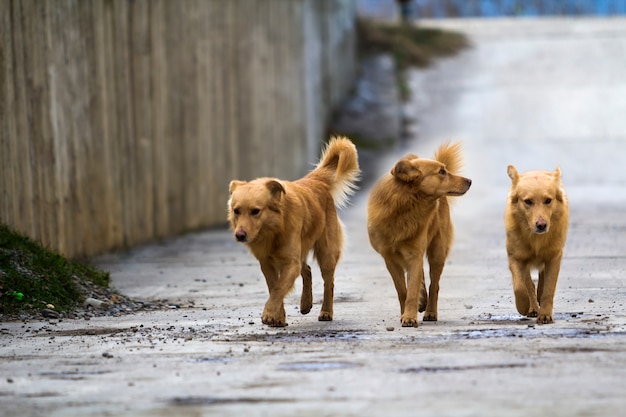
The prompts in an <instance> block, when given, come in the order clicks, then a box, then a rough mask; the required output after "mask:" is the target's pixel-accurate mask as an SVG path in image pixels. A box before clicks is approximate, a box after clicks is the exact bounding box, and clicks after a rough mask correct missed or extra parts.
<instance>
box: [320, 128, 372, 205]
mask: <svg viewBox="0 0 626 417" xmlns="http://www.w3.org/2000/svg"><path fill="white" fill-rule="evenodd" d="M360 174H361V170H360V169H359V159H358V156H357V152H356V146H354V144H353V143H352V142H351V141H350V139H348V138H345V137H332V138H331V139H330V142H328V144H327V145H326V147H325V148H324V150H323V152H322V156H321V158H320V162H319V163H318V164H317V167H316V168H315V169H314V170H313V171H311V173H310V174H309V175H311V176H315V177H317V178H320V179H321V180H322V181H325V182H326V183H328V184H329V185H330V193H331V194H332V196H333V200H335V206H337V207H339V208H343V207H345V206H346V205H347V204H348V197H350V195H352V194H353V193H354V192H355V191H356V189H357V186H356V182H357V181H358V179H359V175H360Z"/></svg>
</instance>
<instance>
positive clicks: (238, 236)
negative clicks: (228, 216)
mask: <svg viewBox="0 0 626 417" xmlns="http://www.w3.org/2000/svg"><path fill="white" fill-rule="evenodd" d="M247 238H248V234H247V233H246V232H245V231H243V230H240V231H238V232H236V233H235V239H237V242H245V241H246V239H247Z"/></svg>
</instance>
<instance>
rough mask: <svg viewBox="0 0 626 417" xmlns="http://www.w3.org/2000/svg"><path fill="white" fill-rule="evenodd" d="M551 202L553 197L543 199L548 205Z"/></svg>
mask: <svg viewBox="0 0 626 417" xmlns="http://www.w3.org/2000/svg"><path fill="white" fill-rule="evenodd" d="M551 202H552V199H551V198H546V199H545V200H544V201H543V203H544V204H545V205H546V206H547V205H550V203H551Z"/></svg>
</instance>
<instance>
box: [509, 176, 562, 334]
mask: <svg viewBox="0 0 626 417" xmlns="http://www.w3.org/2000/svg"><path fill="white" fill-rule="evenodd" d="M507 173H508V174H509V177H510V178H511V181H512V183H511V188H510V189H509V194H508V199H507V205H506V209H505V213H504V224H505V227H506V251H507V255H508V258H509V268H510V270H511V275H512V277H513V291H514V293H515V305H516V307H517V311H519V313H520V314H523V315H525V316H528V317H537V322H538V323H541V324H546V323H552V322H553V321H554V318H553V316H552V310H553V306H554V293H555V291H556V283H557V280H558V277H559V271H560V269H561V257H562V256H563V246H564V245H565V239H566V237H567V226H568V220H569V208H568V203H567V196H566V195H565V190H564V189H563V185H562V184H561V170H560V169H559V168H557V169H556V170H555V171H554V172H548V171H530V172H526V173H524V174H519V173H518V172H517V169H515V167H514V166H513V165H509V167H508V169H507ZM532 268H536V269H538V270H539V279H538V281H537V289H536V291H535V284H534V283H533V280H532V278H531V276H530V271H531V269H532Z"/></svg>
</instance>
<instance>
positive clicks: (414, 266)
mask: <svg viewBox="0 0 626 417" xmlns="http://www.w3.org/2000/svg"><path fill="white" fill-rule="evenodd" d="M423 274H424V257H423V256H417V257H415V258H414V259H413V260H412V261H411V262H410V263H409V270H408V274H407V275H408V281H409V282H408V287H407V295H406V301H405V302H404V313H403V314H402V327H417V307H418V303H419V297H420V294H421V292H422V285H424V279H423Z"/></svg>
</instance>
